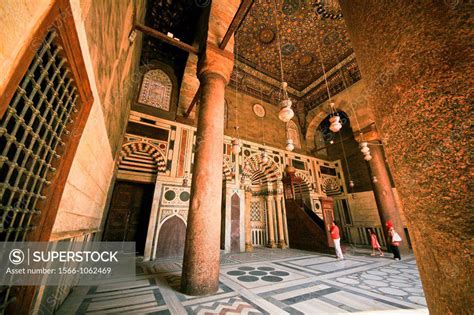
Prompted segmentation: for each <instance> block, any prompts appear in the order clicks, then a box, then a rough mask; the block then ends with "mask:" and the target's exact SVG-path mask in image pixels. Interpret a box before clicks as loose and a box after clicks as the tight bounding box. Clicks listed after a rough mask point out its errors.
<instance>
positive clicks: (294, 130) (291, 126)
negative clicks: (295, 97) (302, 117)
mask: <svg viewBox="0 0 474 315" xmlns="http://www.w3.org/2000/svg"><path fill="white" fill-rule="evenodd" d="M286 128H287V131H286V132H287V134H288V138H289V139H291V140H293V145H294V146H295V148H298V149H301V141H300V132H299V130H298V126H297V125H296V123H295V122H294V121H293V120H290V121H289V122H288V124H287V126H286Z"/></svg>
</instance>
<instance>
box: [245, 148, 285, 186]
mask: <svg viewBox="0 0 474 315" xmlns="http://www.w3.org/2000/svg"><path fill="white" fill-rule="evenodd" d="M243 174H244V175H245V176H247V177H248V178H250V180H251V181H252V183H258V182H260V181H261V183H262V184H265V183H275V182H277V181H278V180H281V178H282V173H281V171H280V169H279V167H278V164H277V163H275V161H273V159H272V158H271V157H269V159H268V162H267V163H263V162H262V156H261V154H260V153H257V154H254V155H251V156H249V157H248V158H246V159H245V161H244V167H243Z"/></svg>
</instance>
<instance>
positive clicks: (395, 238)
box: [385, 221, 402, 260]
mask: <svg viewBox="0 0 474 315" xmlns="http://www.w3.org/2000/svg"><path fill="white" fill-rule="evenodd" d="M385 225H386V227H387V229H388V237H389V243H390V250H391V251H392V253H393V258H394V259H395V260H400V259H402V257H401V256H400V249H399V248H398V246H400V242H401V241H402V238H401V237H400V235H398V233H397V231H395V229H394V228H393V225H392V222H390V221H388V222H387V223H386V224H385Z"/></svg>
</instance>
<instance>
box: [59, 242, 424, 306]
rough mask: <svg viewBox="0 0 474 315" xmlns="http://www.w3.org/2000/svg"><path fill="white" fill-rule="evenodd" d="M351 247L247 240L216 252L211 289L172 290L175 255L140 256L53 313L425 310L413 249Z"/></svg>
mask: <svg viewBox="0 0 474 315" xmlns="http://www.w3.org/2000/svg"><path fill="white" fill-rule="evenodd" d="M390 256H391V255H390V254H387V255H386V256H385V257H373V256H370V252H369V251H367V250H363V249H358V250H352V252H351V253H346V254H345V259H344V260H341V261H338V260H336V259H335V257H333V256H331V255H326V254H318V253H313V252H306V251H300V250H293V249H285V250H282V249H267V248H255V249H254V251H253V252H252V253H238V254H225V255H222V257H221V276H220V286H219V290H218V291H217V292H216V293H215V294H213V295H210V296H198V297H196V296H187V295H185V294H182V293H180V292H179V290H178V289H179V284H180V274H181V266H182V261H181V260H180V259H175V260H173V259H171V260H161V261H154V262H147V263H140V264H138V267H137V276H136V277H135V278H133V279H126V278H122V279H110V280H107V281H106V282H104V283H103V284H101V285H99V286H92V287H76V288H74V289H73V290H72V292H71V294H70V295H69V297H68V298H67V299H66V301H65V302H64V304H63V305H62V306H61V308H60V309H59V311H58V314H311V315H313V314H343V313H360V312H365V313H367V314H368V313H370V314H385V313H386V314H428V311H427V309H426V301H425V298H424V295H423V289H422V286H421V282H420V279H419V275H418V270H417V267H416V263H415V259H414V257H413V255H405V256H404V257H403V260H401V261H395V260H393V259H392V258H391V257H390Z"/></svg>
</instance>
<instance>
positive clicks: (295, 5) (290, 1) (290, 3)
mask: <svg viewBox="0 0 474 315" xmlns="http://www.w3.org/2000/svg"><path fill="white" fill-rule="evenodd" d="M300 7H301V1H300V0H285V1H284V2H283V7H282V8H281V11H282V12H283V13H285V14H286V15H293V14H295V13H296V12H298V11H299V10H300Z"/></svg>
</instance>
